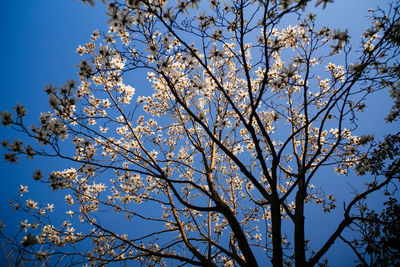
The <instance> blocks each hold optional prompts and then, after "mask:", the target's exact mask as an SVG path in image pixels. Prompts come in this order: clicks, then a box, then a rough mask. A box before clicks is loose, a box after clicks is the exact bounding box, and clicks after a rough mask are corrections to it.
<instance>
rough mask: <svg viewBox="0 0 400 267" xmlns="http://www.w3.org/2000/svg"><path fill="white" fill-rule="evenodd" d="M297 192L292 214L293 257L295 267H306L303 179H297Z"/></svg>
mask: <svg viewBox="0 0 400 267" xmlns="http://www.w3.org/2000/svg"><path fill="white" fill-rule="evenodd" d="M299 179H300V181H299V191H297V194H296V210H295V214H294V218H295V222H294V255H295V264H296V267H303V266H305V265H306V251H305V237H304V199H305V194H306V192H305V188H304V177H301V178H299Z"/></svg>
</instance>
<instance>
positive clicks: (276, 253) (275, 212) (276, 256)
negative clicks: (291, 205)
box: [271, 200, 283, 267]
mask: <svg viewBox="0 0 400 267" xmlns="http://www.w3.org/2000/svg"><path fill="white" fill-rule="evenodd" d="M271 221H272V261H271V262H272V265H273V266H274V267H281V266H282V265H283V252H282V229H281V226H282V225H281V221H282V219H281V209H280V203H279V200H274V201H272V202H271Z"/></svg>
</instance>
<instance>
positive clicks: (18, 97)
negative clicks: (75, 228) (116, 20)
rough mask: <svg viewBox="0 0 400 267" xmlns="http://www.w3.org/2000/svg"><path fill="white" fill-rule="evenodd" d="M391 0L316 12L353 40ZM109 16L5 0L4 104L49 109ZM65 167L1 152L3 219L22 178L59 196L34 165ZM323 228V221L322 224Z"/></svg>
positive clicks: (67, 2) (39, 193) (348, 262)
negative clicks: (49, 89) (14, 160)
mask: <svg viewBox="0 0 400 267" xmlns="http://www.w3.org/2000/svg"><path fill="white" fill-rule="evenodd" d="M349 2H350V3H349ZM389 2H390V1H385V0H352V1H346V0H336V1H335V4H332V5H329V6H328V7H327V9H325V10H323V11H322V10H321V8H318V9H317V10H316V11H314V12H318V13H317V14H319V13H320V14H319V15H320V17H321V18H322V21H321V24H328V25H335V26H337V27H340V28H349V30H350V35H351V36H353V35H354V37H353V39H352V40H353V41H355V40H356V39H357V37H356V36H357V35H358V36H359V35H360V34H361V30H362V29H363V28H365V25H366V23H367V22H368V20H367V19H366V17H365V16H366V15H367V12H366V10H367V9H368V8H373V7H375V6H376V5H377V4H381V5H384V4H385V3H389ZM106 21H107V18H106V16H105V15H104V7H103V6H102V5H101V4H98V5H96V7H94V8H93V7H90V6H84V5H83V4H82V3H81V2H80V1H71V0H57V1H54V0H40V1H34V0H28V1H12V0H8V1H7V0H4V1H2V8H1V9H0V25H1V27H2V34H1V37H0V38H1V42H0V47H1V50H0V51H2V56H1V62H2V64H1V65H0V68H1V71H0V78H1V90H2V97H1V99H0V110H1V111H3V110H5V109H11V107H13V106H14V105H15V103H17V102H18V103H20V104H24V105H26V107H27V110H28V114H29V116H28V120H29V121H34V120H35V119H36V118H37V117H38V116H39V114H40V112H41V111H47V110H48V104H47V103H48V102H47V96H46V94H45V93H44V92H43V89H44V85H45V84H48V83H53V84H55V85H59V84H62V83H64V82H65V81H66V80H68V79H70V78H75V79H77V75H76V72H77V68H76V67H75V65H76V64H78V62H79V56H78V55H77V54H76V53H75V49H76V48H77V47H78V45H79V44H84V43H85V42H86V41H87V40H89V36H90V34H91V33H92V32H93V31H94V30H95V29H99V30H101V29H105V24H106ZM389 103H390V102H387V101H386V102H385V101H384V100H379V101H377V102H374V104H372V105H370V111H369V112H368V113H367V115H365V116H372V115H373V114H375V115H374V116H375V117H372V120H374V121H375V120H376V123H379V124H376V123H374V124H369V125H367V126H365V127H366V128H365V130H371V131H372V130H373V128H377V125H380V126H379V127H380V128H381V130H382V132H387V131H389V130H393V129H392V128H391V127H393V126H389V125H386V124H384V123H381V121H378V120H379V119H378V117H382V116H383V115H382V113H381V112H379V111H381V110H382V109H383V110H385V109H386V110H389V107H388V105H389ZM377 111H378V112H377ZM370 119H371V117H370ZM14 136H15V133H14V132H12V131H10V130H9V129H7V128H5V127H0V140H2V139H9V138H13V137H14ZM65 167H68V164H64V163H63V162H60V161H57V160H51V159H50V160H49V159H38V160H34V161H24V160H22V161H21V163H20V164H19V165H9V164H6V163H4V161H3V159H2V157H1V159H0V179H1V187H0V211H1V212H0V217H1V218H0V219H1V220H2V221H3V222H4V223H5V224H6V225H8V226H9V227H13V224H16V223H18V218H17V217H16V215H15V214H14V213H13V212H12V211H11V209H10V208H9V207H8V201H9V199H10V198H12V197H13V196H14V195H15V194H16V193H17V190H18V187H19V185H20V184H24V185H29V186H30V187H32V189H31V190H30V191H31V192H32V194H31V197H32V198H35V197H36V198H50V199H52V198H57V195H56V194H54V193H52V192H51V191H50V190H48V191H45V192H43V188H44V189H46V187H43V186H39V185H37V184H35V183H34V181H33V179H32V178H31V174H32V172H33V171H34V170H35V169H36V168H43V169H45V170H46V169H48V170H50V169H52V168H65ZM35 188H36V190H35ZM347 192H348V191H346V193H347ZM321 231H324V227H321ZM1 250H2V248H1ZM339 251H341V250H340V249H339V250H333V251H332V252H330V253H329V254H328V256H329V255H331V256H332V260H333V261H332V266H352V265H353V261H352V259H350V258H348V257H352V256H350V255H351V254H349V253H345V252H343V253H345V254H341V255H342V256H340V257H337V256H336V257H335V256H334V254H336V253H338V252H339ZM2 255H4V254H3V251H1V252H0V256H1V257H2ZM335 258H336V259H335ZM3 260H4V258H3V259H2V258H0V265H2V263H3Z"/></svg>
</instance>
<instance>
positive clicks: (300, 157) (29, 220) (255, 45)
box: [0, 0, 400, 266]
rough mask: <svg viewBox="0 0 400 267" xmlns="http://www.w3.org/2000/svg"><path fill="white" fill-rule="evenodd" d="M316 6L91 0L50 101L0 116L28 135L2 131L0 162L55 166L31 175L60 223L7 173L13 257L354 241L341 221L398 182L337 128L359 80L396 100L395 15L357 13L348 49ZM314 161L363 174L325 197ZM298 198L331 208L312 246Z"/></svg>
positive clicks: (207, 254) (106, 256) (239, 258)
mask: <svg viewBox="0 0 400 267" xmlns="http://www.w3.org/2000/svg"><path fill="white" fill-rule="evenodd" d="M83 2H88V3H89V4H94V1H83ZM330 2H332V1H330V0H318V1H316V2H313V1H309V0H297V1H295V0H281V1H275V0H266V1H254V0H251V1H248V0H234V1H226V2H224V1H216V0H210V1H204V2H201V1H198V0H189V1H187V0H179V1H177V2H171V3H169V2H167V1H165V0H127V1H103V3H104V4H106V5H107V6H108V13H107V15H108V16H109V18H110V20H109V31H108V32H101V31H95V32H94V33H93V35H92V36H91V39H90V41H89V42H88V43H86V44H82V45H81V46H79V47H78V49H77V53H79V54H80V55H81V56H82V60H81V62H80V64H79V73H78V74H79V81H78V82H76V81H74V80H70V81H67V82H66V83H65V84H64V85H62V86H52V85H48V86H47V87H46V89H45V91H46V93H47V94H48V96H49V103H50V106H51V111H49V112H43V113H42V114H41V115H40V118H39V122H38V124H36V125H32V126H29V125H27V124H26V122H25V121H24V116H25V115H26V110H25V108H24V107H23V106H21V105H17V106H16V107H15V110H14V111H15V112H14V114H12V113H10V112H8V111H4V112H2V113H1V119H2V124H3V125H5V126H8V127H12V128H14V129H16V130H17V131H19V132H21V133H22V134H24V135H25V136H27V137H29V138H28V140H29V139H30V140H31V141H32V142H30V141H27V142H25V141H24V142H23V141H21V140H14V141H3V147H4V149H5V150H6V152H5V155H4V158H5V160H6V161H9V162H11V163H16V162H17V161H18V160H19V158H20V156H21V155H26V156H27V157H28V158H32V157H40V156H42V157H58V158H60V159H64V160H66V162H69V163H70V164H69V165H68V166H69V167H67V168H65V169H63V170H54V171H53V172H51V173H49V174H45V173H43V171H42V170H40V169H37V170H36V171H35V172H34V174H33V178H34V179H35V180H40V181H41V182H44V183H48V185H49V186H50V188H51V189H52V190H56V191H59V192H60V193H61V194H64V195H65V201H66V203H67V204H68V205H70V209H68V210H66V211H65V212H66V214H65V218H62V219H61V221H58V220H57V219H60V216H57V217H58V218H53V216H52V214H53V210H56V209H57V207H56V206H55V205H53V204H52V203H49V204H47V203H38V202H36V201H35V200H32V199H30V198H29V195H27V191H28V188H27V187H25V186H23V185H22V186H21V188H20V192H19V194H18V197H17V198H16V199H14V200H13V201H12V202H11V205H12V207H14V209H15V210H18V211H22V212H24V213H26V214H27V217H26V219H25V220H23V221H21V222H20V225H19V228H20V234H21V235H20V238H21V239H19V240H14V239H11V238H9V237H7V236H6V235H5V234H4V232H3V231H4V229H5V228H3V227H1V228H3V231H2V232H0V234H1V236H2V238H3V239H4V240H6V241H7V244H8V245H9V246H10V247H11V248H12V249H13V251H15V253H16V256H15V257H17V262H23V261H24V262H26V261H41V262H42V263H43V264H44V265H47V264H50V265H51V264H54V263H57V262H68V264H71V265H74V264H79V265H81V264H86V263H87V264H92V265H105V264H109V263H113V262H120V263H122V264H126V263H131V262H134V261H138V262H140V263H142V264H144V265H168V264H169V263H171V262H173V263H174V265H175V264H177V265H178V264H182V265H184V264H189V265H199V266H220V265H224V266H258V265H259V264H261V263H264V264H265V262H267V261H270V262H271V263H272V264H273V266H283V265H289V266H290V265H292V264H295V265H296V266H313V265H315V264H318V263H319V264H324V260H323V257H324V255H325V254H326V252H327V251H328V250H329V249H330V248H331V247H332V245H333V243H334V242H335V241H336V240H340V239H343V240H345V241H346V242H347V243H349V244H350V246H351V247H352V248H354V249H355V246H354V245H352V244H353V243H351V241H348V240H346V239H344V238H343V234H344V231H345V230H346V229H351V228H350V227H352V226H354V225H360V224H359V223H360V222H363V221H366V220H368V219H367V218H366V217H365V216H362V214H364V213H361V215H360V210H361V211H363V207H365V205H364V204H363V203H364V201H365V199H366V198H367V197H368V196H369V195H370V194H372V193H374V192H376V191H378V190H385V192H386V194H393V193H394V192H395V189H396V188H395V187H393V186H391V185H393V183H394V181H396V180H398V178H399V172H398V171H397V172H396V170H398V168H399V161H398V160H397V161H396V160H393V157H391V158H390V160H393V162H392V163H391V165H390V166H391V168H392V170H394V171H392V172H384V171H381V172H373V171H372V170H373V169H372V167H371V166H375V165H373V164H375V162H373V160H372V159H371V158H370V157H369V155H370V154H369V151H370V150H371V149H373V146H374V144H375V141H374V137H373V136H372V135H362V136H356V135H355V134H353V132H354V131H356V129H357V126H358V124H361V123H368V122H363V121H358V120H357V118H358V114H359V113H360V112H363V110H364V109H365V108H366V101H367V100H368V99H369V97H370V96H373V94H374V93H375V92H377V91H380V90H388V89H389V90H390V92H391V95H392V97H393V98H394V99H398V98H399V95H400V94H399V78H400V68H399V62H398V57H397V58H396V56H397V55H398V54H399V47H398V43H399V41H398V40H399V39H398V38H399V11H398V5H396V4H393V5H392V6H390V8H389V11H388V12H386V13H385V12H383V11H382V10H380V9H377V10H375V11H373V10H371V11H370V22H371V23H370V27H369V28H368V29H366V30H365V32H364V34H363V35H362V37H361V44H356V45H355V44H354V43H350V36H349V34H348V31H347V30H344V29H332V28H329V27H318V26H317V24H318V23H317V20H318V17H317V16H316V15H314V14H312V13H309V7H308V6H310V7H314V5H317V6H318V7H322V8H325V6H327V4H329V3H330ZM327 8H329V5H328V6H327ZM290 21H293V22H294V23H295V25H294V26H292V25H290V23H288V22H290ZM292 24H293V23H292ZM133 73H139V74H143V73H146V75H147V80H148V81H149V84H148V87H149V90H148V91H149V94H148V95H145V96H137V95H136V94H135V88H134V86H135V84H134V82H133V83H129V82H127V80H129V79H128V77H132V74H133ZM139 74H137V75H139ZM150 88H151V90H150ZM398 114H399V112H398V105H394V106H393V109H392V112H391V113H390V114H389V115H388V116H387V118H386V119H387V121H388V122H394V121H396V120H397V118H398ZM24 140H25V139H24ZM396 140H397V139H396ZM396 144H397V143H396ZM71 147H72V149H71ZM396 155H397V154H396ZM385 160H386V161H385ZM387 161H388V157H386V158H385V159H383V160H382V161H381V162H382V164H383V163H384V162H386V163H387V164H390V163H388V162H387ZM378 164H379V162H378ZM382 166H383V165H382ZM381 169H382V168H381ZM326 170H328V171H329V172H331V173H334V172H335V173H336V174H337V175H346V174H348V173H353V174H354V173H357V174H358V175H365V174H368V175H367V176H365V179H364V178H363V179H364V181H365V184H366V185H365V186H364V187H363V186H361V187H357V190H355V192H354V195H353V196H349V200H348V201H347V202H346V203H345V204H344V206H343V207H342V206H340V207H338V206H337V204H336V197H335V196H334V195H333V194H332V193H330V192H328V191H325V189H326V188H324V186H323V184H322V182H321V179H320V175H321V174H323V175H326V173H327V172H326ZM336 174H333V175H332V177H331V178H330V179H335V178H334V177H335V176H336ZM370 174H371V175H370ZM340 205H341V204H340ZM306 209H312V210H313V212H314V213H315V214H318V216H323V214H327V213H330V212H337V214H338V216H339V217H340V221H339V223H338V224H337V225H336V226H335V230H334V231H333V232H332V233H328V234H327V236H326V237H324V238H325V239H326V240H325V239H324V240H322V246H320V247H310V246H309V241H308V238H307V233H306V232H305V226H306V222H307V221H306V217H305V211H306ZM317 210H318V211H317ZM364 211H365V209H364ZM54 212H55V211H54ZM316 216H317V215H316ZM107 217H108V218H110V217H112V218H118V221H124V220H125V221H126V222H124V223H126V224H127V225H128V227H126V228H125V227H122V228H121V227H120V226H119V225H118V224H117V223H109V222H104V220H103V218H107ZM361 258H362V257H361Z"/></svg>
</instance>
